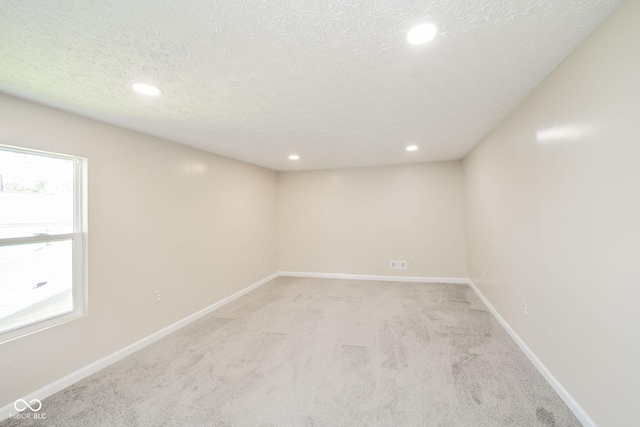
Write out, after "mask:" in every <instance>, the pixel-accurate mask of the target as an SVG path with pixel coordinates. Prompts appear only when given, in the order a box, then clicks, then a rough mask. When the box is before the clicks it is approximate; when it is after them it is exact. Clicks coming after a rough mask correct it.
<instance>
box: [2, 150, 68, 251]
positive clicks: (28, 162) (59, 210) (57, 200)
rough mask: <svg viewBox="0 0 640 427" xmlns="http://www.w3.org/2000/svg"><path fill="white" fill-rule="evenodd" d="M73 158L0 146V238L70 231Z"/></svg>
mask: <svg viewBox="0 0 640 427" xmlns="http://www.w3.org/2000/svg"><path fill="white" fill-rule="evenodd" d="M73 166H74V162H73V160H67V159H58V158H54V157H46V156H38V155H32V154H24V153H18V152H12V151H3V150H0V239H1V238H6V237H26V236H33V235H37V234H41V233H46V234H64V233H72V232H73V177H74V170H73Z"/></svg>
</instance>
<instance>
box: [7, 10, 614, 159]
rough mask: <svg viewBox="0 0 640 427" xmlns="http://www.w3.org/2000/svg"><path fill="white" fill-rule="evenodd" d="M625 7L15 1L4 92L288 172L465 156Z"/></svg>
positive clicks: (10, 18) (9, 22)
mask: <svg viewBox="0 0 640 427" xmlns="http://www.w3.org/2000/svg"><path fill="white" fill-rule="evenodd" d="M621 3H622V0H432V1H425V0H403V1H397V0H370V1H364V0H360V1H353V0H303V1H294V0H268V1H266V0H261V1H257V0H226V1H211V0H190V1H175V0H136V1H132V0H29V1H25V0H3V1H2V2H0V91H2V92H5V93H8V94H12V95H16V96H19V97H23V98H27V99H31V100H34V101H37V102H41V103H43V104H47V105H51V106H54V107H58V108H61V109H64V110H67V111H72V112H75V113H78V114H81V115H84V116H87V117H92V118H95V119H98V120H102V121H105V122H109V123H113V124H116V125H119V126H123V127H126V128H130V129H135V130H138V131H141V132H145V133H149V134H152V135H157V136H161V137H164V138H167V139H170V140H173V141H176V142H180V143H183V144H186V145H191V146H194V147H198V148H202V149H204V150H208V151H211V152H213V153H216V154H221V155H223V156H228V157H232V158H235V159H239V160H243V161H246V162H249V163H254V164H257V165H262V166H266V167H268V168H271V169H275V170H294V169H322V168H336V167H356V166H370V165H380V164H399V163H413V162H424V161H438V160H450V159H459V158H461V157H462V156H464V155H465V154H466V153H467V152H469V151H470V150H471V149H472V148H473V147H474V146H475V145H476V144H477V143H478V142H480V140H481V139H482V138H483V137H484V136H485V135H486V134H487V133H488V132H489V131H490V130H491V129H492V128H493V127H494V126H495V125H496V124H497V123H498V122H499V121H500V120H501V119H502V118H504V117H505V116H506V115H507V114H508V113H509V112H510V111H511V110H513V108H515V106H516V105H517V104H518V103H519V102H520V101H521V100H522V99H523V98H524V97H525V96H526V95H527V94H528V93H529V92H530V91H531V90H532V89H533V88H534V87H535V86H536V85H538V84H539V83H540V81H541V80H542V79H544V77H546V76H547V75H548V74H549V73H550V72H551V71H552V70H553V69H554V68H555V67H556V66H558V64H560V62H561V61H562V60H563V59H564V58H566V57H567V56H568V55H569V54H570V53H571V52H572V51H573V50H574V49H575V48H576V47H577V46H578V45H579V44H580V43H581V42H582V41H583V40H584V39H585V38H586V37H587V36H588V35H589V34H590V33H591V32H592V31H593V30H594V29H595V28H596V27H597V26H598V25H599V24H600V23H601V22H602V21H603V20H604V19H605V18H606V17H607V16H608V15H609V14H610V13H611V12H612V11H613V10H614V9H615V8H616V7H617V6H619V5H620V4H621ZM429 20H430V21H432V22H435V23H436V24H437V25H438V27H439V34H438V35H437V36H436V38H435V39H434V40H433V41H432V42H431V43H428V44H426V45H422V46H413V45H409V44H407V43H406V41H405V35H406V32H407V31H408V30H409V29H410V28H411V27H412V26H413V25H415V24H418V23H421V22H424V21H429ZM135 81H146V82H151V83H155V84H157V85H158V86H160V87H161V88H162V89H163V90H164V95H163V96H161V97H160V98H145V97H143V96H142V95H139V94H136V93H132V92H131V90H130V89H129V85H130V84H131V83H132V82H135ZM409 144H416V145H418V146H419V147H420V149H419V150H418V151H417V152H413V153H409V152H407V151H405V147H406V146H407V145H409ZM292 153H296V154H299V155H300V156H301V159H300V160H298V161H297V162H293V161H290V160H288V158H287V157H288V155H289V154H292Z"/></svg>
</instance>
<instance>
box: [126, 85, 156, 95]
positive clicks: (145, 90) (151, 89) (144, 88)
mask: <svg viewBox="0 0 640 427" xmlns="http://www.w3.org/2000/svg"><path fill="white" fill-rule="evenodd" d="M131 89H133V90H135V91H136V92H138V93H141V94H143V95H149V96H158V95H160V94H162V90H160V88H157V87H155V86H153V85H150V84H147V83H134V84H132V85H131Z"/></svg>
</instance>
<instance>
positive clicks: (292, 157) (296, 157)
mask: <svg viewBox="0 0 640 427" xmlns="http://www.w3.org/2000/svg"><path fill="white" fill-rule="evenodd" d="M299 158H300V156H298V155H297V154H292V155H290V156H289V160H298V159H299Z"/></svg>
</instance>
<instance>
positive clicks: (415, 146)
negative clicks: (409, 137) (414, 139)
mask: <svg viewBox="0 0 640 427" xmlns="http://www.w3.org/2000/svg"><path fill="white" fill-rule="evenodd" d="M417 149H418V146H417V145H410V146H408V147H407V151H416V150H417Z"/></svg>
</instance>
